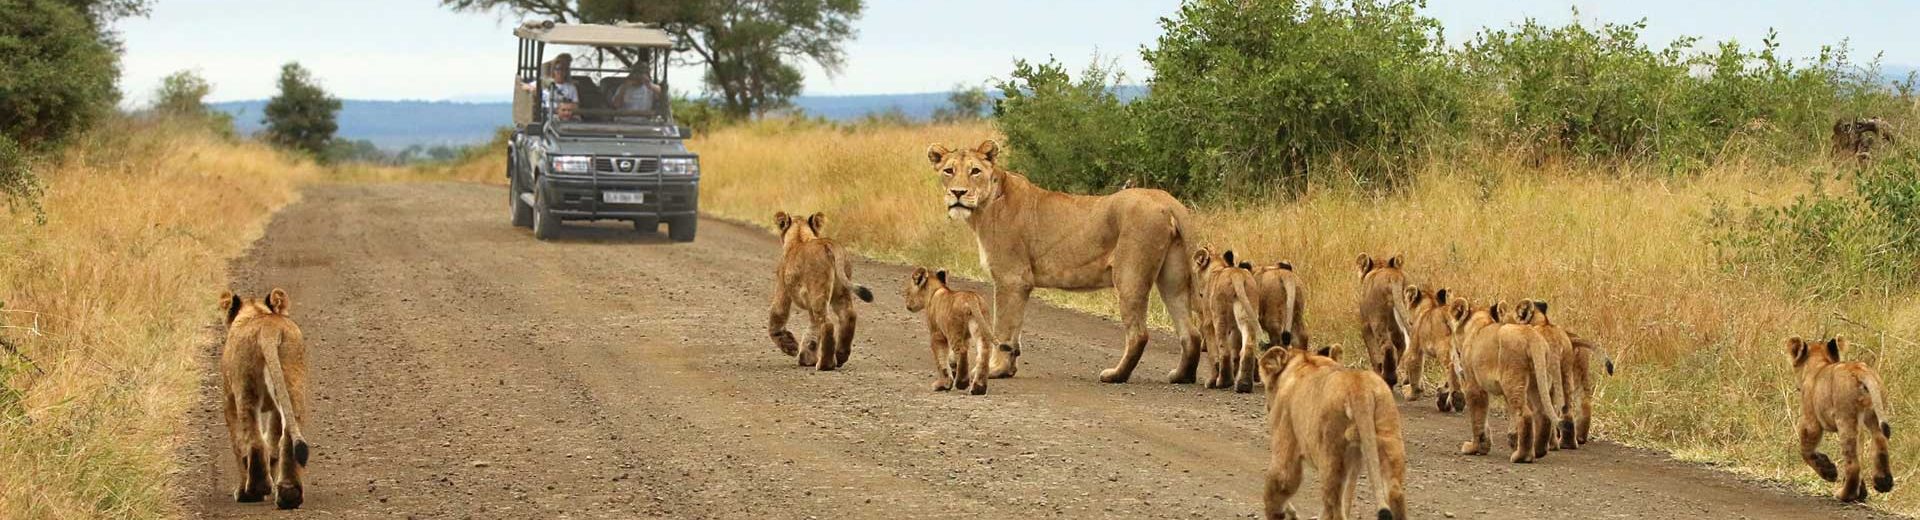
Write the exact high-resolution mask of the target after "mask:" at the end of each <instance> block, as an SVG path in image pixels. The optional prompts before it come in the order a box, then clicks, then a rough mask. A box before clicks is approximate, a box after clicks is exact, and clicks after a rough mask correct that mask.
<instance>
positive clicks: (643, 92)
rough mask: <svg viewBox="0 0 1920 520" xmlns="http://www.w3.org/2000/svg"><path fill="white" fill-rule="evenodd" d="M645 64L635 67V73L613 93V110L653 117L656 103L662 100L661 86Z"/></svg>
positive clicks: (628, 76)
mask: <svg viewBox="0 0 1920 520" xmlns="http://www.w3.org/2000/svg"><path fill="white" fill-rule="evenodd" d="M649 69H651V67H648V66H647V64H646V63H645V62H642V63H639V64H636V65H634V66H633V72H632V73H631V74H628V75H627V79H626V80H624V81H621V82H620V88H619V89H618V90H615V91H614V92H613V100H612V101H613V108H616V109H619V110H634V111H641V112H646V113H647V115H652V114H653V113H654V112H655V110H654V108H655V107H654V103H658V102H659V100H660V85H659V84H656V83H654V82H653V74H650V73H648V70H649Z"/></svg>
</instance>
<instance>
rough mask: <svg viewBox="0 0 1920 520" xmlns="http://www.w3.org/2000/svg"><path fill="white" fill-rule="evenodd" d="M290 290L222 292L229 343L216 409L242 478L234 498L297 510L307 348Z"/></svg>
mask: <svg viewBox="0 0 1920 520" xmlns="http://www.w3.org/2000/svg"><path fill="white" fill-rule="evenodd" d="M289 305H290V302H289V301H288V299H287V291H284V290H281V289H274V290H273V291H272V292H270V293H268V294H267V298H266V299H265V300H257V299H246V300H242V299H241V298H240V297H239V296H234V294H233V293H232V292H221V293H220V311H221V312H222V313H223V314H225V315H226V319H227V341H226V344H225V345H223V346H222V347H221V349H220V376H221V385H220V397H221V399H220V404H221V408H222V409H224V410H225V412H226V418H227V434H228V435H229V436H230V437H231V438H232V440H233V457H234V461H235V462H237V463H239V466H240V474H241V475H246V477H244V478H246V480H245V481H243V482H241V483H240V486H239V487H238V488H236V489H234V491H233V498H234V500H238V501H241V502H259V501H260V500H261V499H263V498H266V496H267V494H268V493H272V494H273V503H274V505H276V506H279V507H280V508H281V509H293V508H296V507H300V502H301V497H302V496H303V495H302V488H301V485H300V483H301V482H303V481H305V480H306V473H307V457H308V455H309V452H310V451H311V448H309V447H308V445H307V438H306V436H305V435H303V434H302V433H301V431H300V425H301V424H302V423H305V422H306V419H307V347H306V344H305V343H304V342H302V341H301V340H300V326H298V325H294V323H293V318H290V317H288V315H287V310H288V306H289Z"/></svg>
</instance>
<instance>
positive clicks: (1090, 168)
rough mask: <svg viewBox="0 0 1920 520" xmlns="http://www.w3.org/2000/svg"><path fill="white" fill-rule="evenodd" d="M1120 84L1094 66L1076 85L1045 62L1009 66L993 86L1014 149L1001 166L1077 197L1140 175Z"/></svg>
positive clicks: (1106, 69)
mask: <svg viewBox="0 0 1920 520" xmlns="http://www.w3.org/2000/svg"><path fill="white" fill-rule="evenodd" d="M1119 83H1120V76H1119V75H1118V74H1116V73H1114V72H1113V69H1112V67H1110V66H1103V65H1101V64H1100V63H1099V62H1098V61H1097V60H1096V61H1095V62H1094V63H1093V64H1092V65H1088V66H1087V69H1086V70H1085V71H1084V72H1082V73H1081V74H1080V79H1078V80H1075V79H1073V77H1072V76H1070V75H1069V74H1067V71H1066V67H1064V66H1062V65H1061V64H1060V63H1059V62H1057V61H1054V60H1051V59H1049V60H1048V61H1047V62H1046V63H1042V64H1038V65H1036V64H1032V63H1028V62H1027V61H1025V60H1019V61H1016V62H1015V63H1014V66H1013V74H1012V76H1011V77H1010V78H1009V79H1006V80H1003V81H1000V82H999V84H998V85H996V88H998V89H999V90H1000V91H1001V93H1002V95H1004V96H1005V97H1004V98H1003V99H1001V100H1000V102H999V103H998V104H995V105H994V108H993V113H994V117H995V118H996V120H997V122H998V126H999V128H1000V132H1001V133H1002V134H1005V135H1006V139H1007V145H1008V147H1010V148H1011V149H1012V150H1013V152H1012V153H1010V154H1008V156H1009V158H1008V166H1009V167H1010V168H1012V169H1013V170H1014V171H1018V172H1021V173H1024V174H1026V175H1027V177H1028V178H1030V179H1032V180H1033V181H1034V182H1037V183H1039V184H1040V185H1041V186H1046V187H1048V188H1051V189H1057V190H1067V191H1074V192H1081V193H1095V192H1106V191H1112V189H1114V188H1117V187H1119V186H1121V185H1123V184H1125V183H1126V182H1127V180H1128V179H1130V178H1133V177H1134V176H1136V175H1138V174H1141V173H1144V172H1145V171H1147V169H1146V168H1145V166H1144V165H1143V163H1142V162H1141V156H1140V155H1139V153H1137V152H1138V150H1139V148H1138V147H1136V146H1135V141H1136V139H1135V135H1134V123H1133V117H1132V115H1131V114H1130V112H1129V110H1128V105H1127V104H1126V103H1122V102H1121V101H1120V98H1119V95H1118V93H1117V92H1116V87H1118V86H1119ZM1155 180H1160V181H1165V180H1167V179H1155ZM1173 184H1176V185H1177V184H1179V183H1178V182H1175V183H1173Z"/></svg>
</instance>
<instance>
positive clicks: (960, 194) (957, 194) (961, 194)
mask: <svg viewBox="0 0 1920 520" xmlns="http://www.w3.org/2000/svg"><path fill="white" fill-rule="evenodd" d="M947 192H948V193H952V194H953V198H956V199H957V198H960V197H965V196H967V190H947Z"/></svg>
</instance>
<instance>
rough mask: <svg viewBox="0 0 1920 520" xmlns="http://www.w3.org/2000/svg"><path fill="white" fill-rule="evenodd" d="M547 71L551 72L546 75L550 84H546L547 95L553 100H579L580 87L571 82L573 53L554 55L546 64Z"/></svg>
mask: <svg viewBox="0 0 1920 520" xmlns="http://www.w3.org/2000/svg"><path fill="white" fill-rule="evenodd" d="M547 71H548V72H549V73H551V74H550V75H549V76H548V79H549V80H550V84H548V85H547V96H548V97H550V98H552V99H553V102H555V103H579V102H580V89H579V87H576V86H574V84H573V55H571V54H567V53H564V52H563V53H560V55H559V56H554V57H553V62H552V63H549V64H547Z"/></svg>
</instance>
